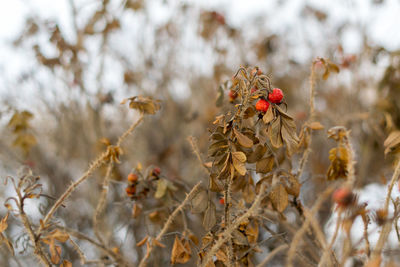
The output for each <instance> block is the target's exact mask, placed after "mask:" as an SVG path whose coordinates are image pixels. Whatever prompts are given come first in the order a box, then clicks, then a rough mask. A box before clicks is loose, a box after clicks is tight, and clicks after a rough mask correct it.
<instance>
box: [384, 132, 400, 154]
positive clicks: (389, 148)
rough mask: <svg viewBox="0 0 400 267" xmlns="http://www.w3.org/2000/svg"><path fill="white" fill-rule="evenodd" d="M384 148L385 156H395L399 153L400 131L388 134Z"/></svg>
mask: <svg viewBox="0 0 400 267" xmlns="http://www.w3.org/2000/svg"><path fill="white" fill-rule="evenodd" d="M383 145H384V146H385V155H387V154H389V153H391V154H397V153H399V152H400V131H393V132H391V133H390V134H389V136H388V137H387V138H386V140H385V142H384V143H383Z"/></svg>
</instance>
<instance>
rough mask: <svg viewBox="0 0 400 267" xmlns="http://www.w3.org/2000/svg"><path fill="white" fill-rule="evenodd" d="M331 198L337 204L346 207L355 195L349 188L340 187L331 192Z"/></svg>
mask: <svg viewBox="0 0 400 267" xmlns="http://www.w3.org/2000/svg"><path fill="white" fill-rule="evenodd" d="M332 199H333V201H334V202H335V203H336V204H337V205H338V206H340V207H347V206H349V205H350V204H351V203H353V202H354V199H355V195H354V194H353V192H351V190H350V189H348V188H346V187H342V188H339V189H336V190H335V192H333V195H332Z"/></svg>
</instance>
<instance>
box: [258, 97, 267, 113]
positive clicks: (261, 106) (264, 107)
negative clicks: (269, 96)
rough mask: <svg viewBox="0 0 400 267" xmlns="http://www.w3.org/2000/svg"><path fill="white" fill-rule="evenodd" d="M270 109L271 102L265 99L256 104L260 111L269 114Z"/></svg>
mask: <svg viewBox="0 0 400 267" xmlns="http://www.w3.org/2000/svg"><path fill="white" fill-rule="evenodd" d="M268 107H269V102H268V101H267V100H265V99H260V100H258V101H257V103H256V109H257V110H258V111H262V112H267V110H268Z"/></svg>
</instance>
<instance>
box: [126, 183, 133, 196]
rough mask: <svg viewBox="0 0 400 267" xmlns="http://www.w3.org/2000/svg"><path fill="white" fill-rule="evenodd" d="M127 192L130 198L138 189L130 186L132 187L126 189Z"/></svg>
mask: <svg viewBox="0 0 400 267" xmlns="http://www.w3.org/2000/svg"><path fill="white" fill-rule="evenodd" d="M125 191H126V194H127V195H128V196H132V195H134V194H135V192H136V187H135V186H132V185H130V186H128V187H126V188H125Z"/></svg>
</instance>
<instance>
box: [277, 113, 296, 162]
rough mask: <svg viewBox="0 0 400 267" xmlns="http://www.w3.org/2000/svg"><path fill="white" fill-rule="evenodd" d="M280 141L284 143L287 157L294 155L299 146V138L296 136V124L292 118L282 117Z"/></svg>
mask: <svg viewBox="0 0 400 267" xmlns="http://www.w3.org/2000/svg"><path fill="white" fill-rule="evenodd" d="M281 134H282V139H283V140H284V141H285V143H286V150H287V152H288V155H289V156H291V155H293V154H294V153H296V151H297V148H298V146H299V138H298V137H297V134H296V124H295V123H294V120H293V119H292V118H290V117H289V118H288V117H285V116H282V129H281Z"/></svg>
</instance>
